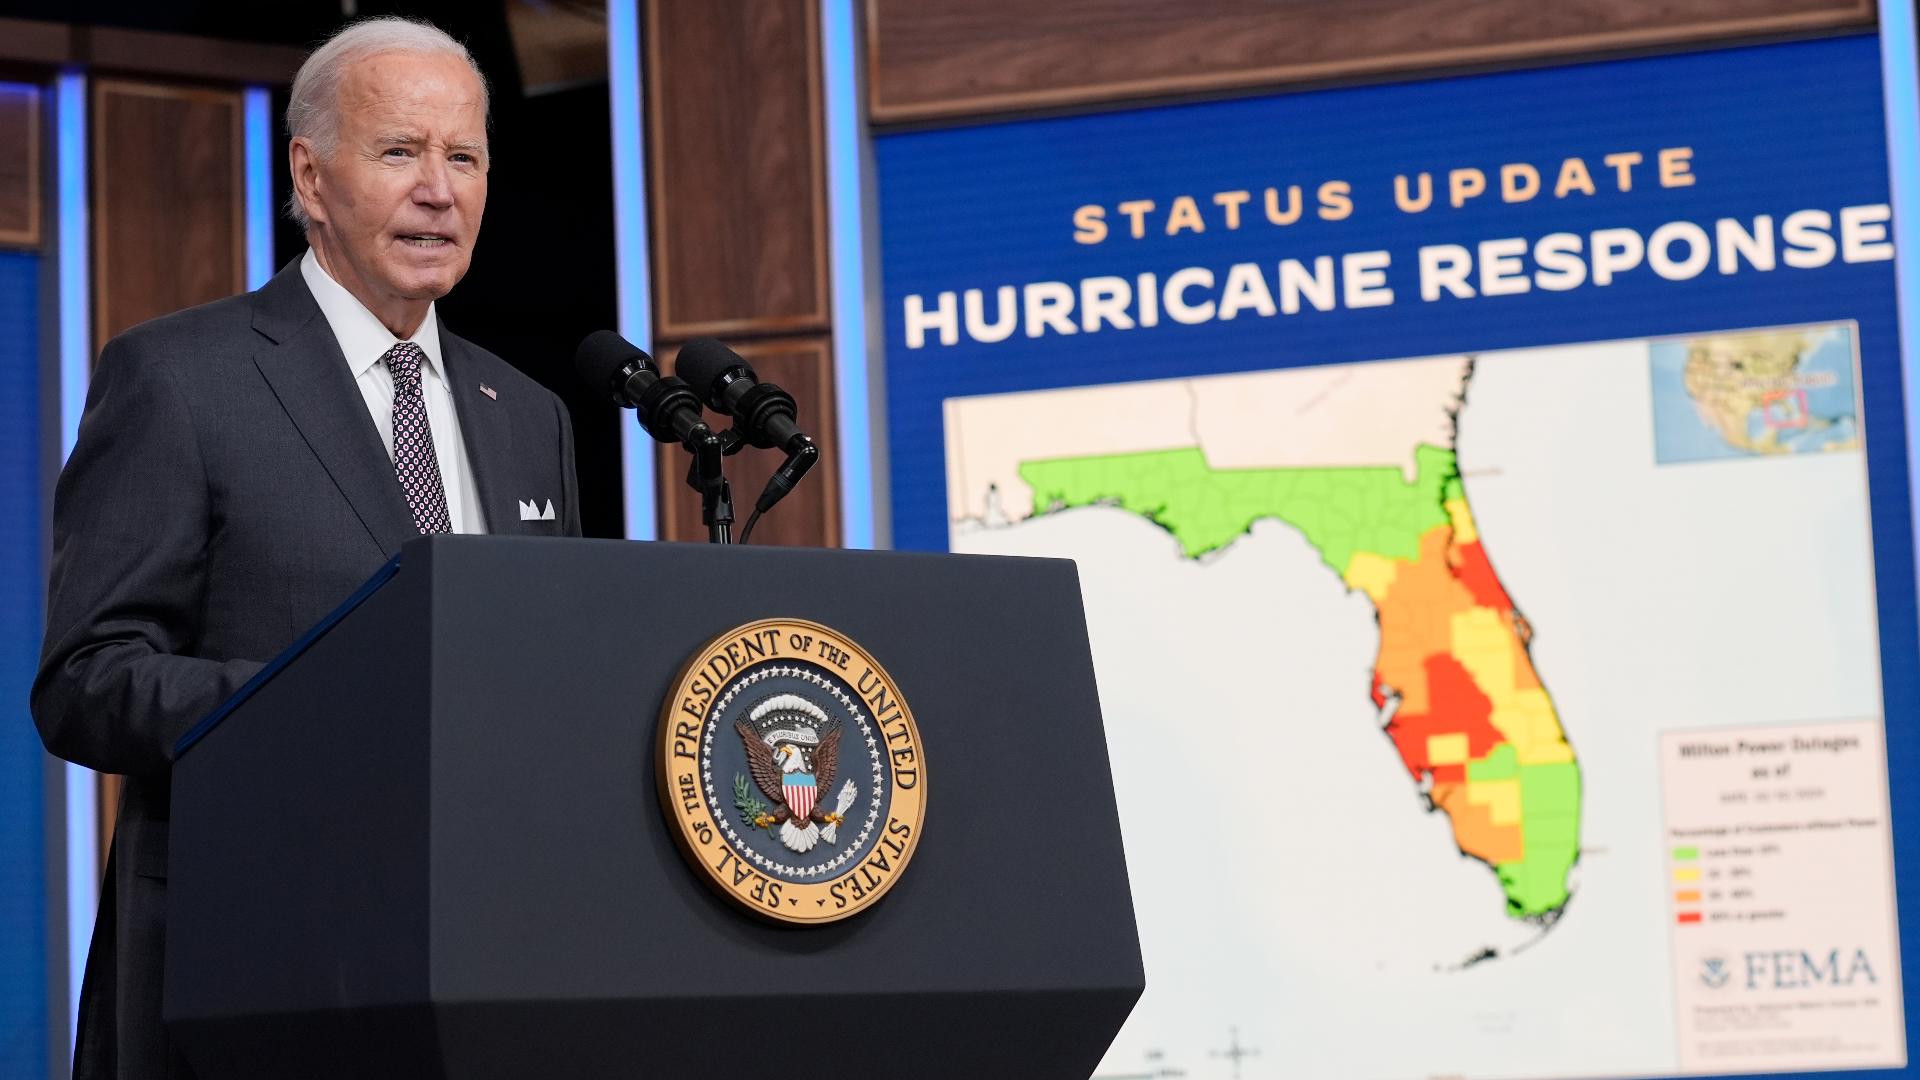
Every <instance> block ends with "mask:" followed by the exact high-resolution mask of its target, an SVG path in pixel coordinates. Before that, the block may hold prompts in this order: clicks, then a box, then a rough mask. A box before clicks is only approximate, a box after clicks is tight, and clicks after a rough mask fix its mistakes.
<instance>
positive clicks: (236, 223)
mask: <svg viewBox="0 0 1920 1080" xmlns="http://www.w3.org/2000/svg"><path fill="white" fill-rule="evenodd" d="M243 115H244V113H243V105H242V99H241V94H240V92H239V91H237V90H208V89H199V88H190V87H182V86H168V85H162V84H156V83H142V82H129V81H120V80H103V81H100V82H97V83H95V84H94V90H93V107H92V115H91V117H90V121H91V124H92V129H93V161H92V168H93V201H92V214H93V222H92V226H93V280H94V295H93V312H94V342H95V344H96V346H98V345H102V344H105V343H106V341H107V340H108V339H109V338H111V337H113V336H114V335H115V334H118V333H120V332H121V331H122V330H125V329H127V328H128V327H130V326H133V325H134V324H136V323H140V322H144V321H146V320H147V319H152V318H156V317H158V316H161V315H166V314H168V313H170V312H174V311H179V310H180V309H181V308H186V307H191V306H193V305H195V304H203V303H206V302H207V301H209V300H218V299H220V298H221V297H223V296H231V295H233V294H234V293H237V292H240V291H242V290H244V289H245V288H246V281H247V265H246V182H245V178H244V172H243V170H244V168H245V162H246V152H245V145H244V138H245V132H244V123H243Z"/></svg>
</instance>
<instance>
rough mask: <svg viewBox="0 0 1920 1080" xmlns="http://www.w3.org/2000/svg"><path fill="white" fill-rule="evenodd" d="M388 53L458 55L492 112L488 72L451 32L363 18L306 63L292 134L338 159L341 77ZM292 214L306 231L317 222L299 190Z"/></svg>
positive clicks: (291, 112)
mask: <svg viewBox="0 0 1920 1080" xmlns="http://www.w3.org/2000/svg"><path fill="white" fill-rule="evenodd" d="M388 53H406V54H408V55H412V56H453V57H458V58H459V59H461V60H462V61H464V62H465V63H466V65H467V67H468V68H470V69H472V71H473V77H474V78H476V79H478V80H479V81H480V106H481V110H482V114H483V115H491V112H492V106H491V105H490V104H489V103H488V100H487V77H486V75H484V74H482V73H481V71H480V65H478V64H476V63H474V62H473V54H471V53H469V52H467V47H466V46H465V45H462V44H460V43H459V42H458V41H455V40H454V39H453V38H452V37H451V36H449V35H448V34H447V32H446V31H445V30H442V29H440V28H439V27H437V26H435V25H433V24H432V23H430V22H425V21H423V20H417V19H402V18H398V17H394V16H389V17H384V18H377V19H361V20H360V21H359V22H354V23H349V24H347V25H346V26H344V27H342V28H341V29H340V32H339V33H337V34H334V35H333V36H332V37H330V38H328V39H327V40H326V43H325V44H323V45H321V46H320V47H319V48H317V49H315V50H313V52H312V54H310V55H309V56H308V57H307V59H306V62H305V63H303V64H301V65H300V73H299V74H297V75H295V76H294V77H293V91H292V94H291V95H290V98H289V100H288V102H287V138H289V139H299V138H304V139H307V140H308V141H310V142H311V143H312V144H313V149H314V152H315V153H316V154H318V155H319V157H320V158H321V160H327V159H330V158H332V157H333V151H334V149H335V147H336V146H337V145H338V144H339V141H340V82H341V80H342V79H344V78H345V77H346V73H347V69H348V68H350V67H352V66H353V65H354V64H355V63H357V62H359V61H361V60H365V59H367V58H369V57H373V56H382V55H385V54H388ZM287 213H288V214H289V215H290V216H291V217H292V218H293V220H294V221H296V222H298V223H299V225H300V227H301V228H303V229H304V228H306V227H307V226H308V225H310V224H311V222H310V221H309V220H308V219H307V211H306V208H305V207H303V206H301V205H300V196H299V194H298V192H296V193H294V194H293V195H291V196H290V197H289V198H288V200H287Z"/></svg>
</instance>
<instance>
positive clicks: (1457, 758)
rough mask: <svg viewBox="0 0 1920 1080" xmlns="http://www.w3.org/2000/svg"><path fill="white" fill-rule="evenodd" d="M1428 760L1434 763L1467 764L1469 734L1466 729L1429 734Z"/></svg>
mask: <svg viewBox="0 0 1920 1080" xmlns="http://www.w3.org/2000/svg"><path fill="white" fill-rule="evenodd" d="M1427 761H1428V762H1429V763H1431V764H1433V765H1436V766H1438V765H1465V764H1466V763H1467V735H1466V732H1464V731H1454V732H1449V733H1448V734H1445V735H1429V736H1427Z"/></svg>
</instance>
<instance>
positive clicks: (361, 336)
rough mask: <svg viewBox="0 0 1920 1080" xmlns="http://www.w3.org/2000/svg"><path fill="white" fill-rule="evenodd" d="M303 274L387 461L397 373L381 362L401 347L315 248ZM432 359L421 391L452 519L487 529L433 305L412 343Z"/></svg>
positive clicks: (465, 529) (460, 526)
mask: <svg viewBox="0 0 1920 1080" xmlns="http://www.w3.org/2000/svg"><path fill="white" fill-rule="evenodd" d="M300 276H301V277H303V278H305V279H306V281H307V289H308V290H309V291H310V292H312V293H313V298H314V300H315V301H317V302H318V303H319V305H320V313H321V314H322V315H325V316H326V317H327V325H328V326H330V327H332V328H333V339H334V340H335V341H337V342H339V343H340V352H341V353H342V354H344V355H345V356H346V358H347V370H348V371H349V372H351V373H352V375H353V381H354V383H355V385H357V386H359V387H360V396H361V397H363V398H365V399H366V400H367V411H368V412H369V413H371V414H373V426H374V427H376V428H379V429H380V441H381V442H382V443H384V444H385V445H386V448H387V457H388V459H392V457H393V373H392V372H390V371H388V370H387V365H385V364H383V363H381V362H380V358H381V357H383V356H385V355H387V350H389V349H391V348H393V347H394V346H395V345H398V344H399V343H400V341H401V339H400V338H397V337H394V336H393V333H392V332H391V331H389V330H388V329H387V328H386V326H385V325H383V324H382V323H381V322H380V320H379V319H378V318H377V317H376V316H375V315H374V314H373V312H371V311H368V310H367V306H366V305H365V304H362V303H361V302H360V301H359V299H358V298H356V297H355V296H354V295H353V294H352V293H350V292H348V291H347V290H346V287H345V286H343V285H341V284H340V283H339V282H337V281H335V280H333V276H332V275H330V274H328V273H327V271H326V268H325V267H323V266H321V265H320V260H319V259H317V258H315V257H314V254H313V250H312V249H311V248H309V249H308V250H307V253H306V255H304V256H302V257H301V259H300ZM411 340H412V341H413V343H414V344H415V345H418V346H420V351H421V352H423V353H425V354H426V355H427V362H426V363H424V364H421V365H420V392H421V394H422V395H423V396H425V398H426V400H427V425H428V427H429V428H430V429H431V430H432V431H433V456H434V457H435V458H437V459H438V460H439V462H440V483H441V485H442V486H443V487H445V488H446V489H447V520H448V521H449V522H451V523H452V525H453V531H454V532H457V533H484V532H486V531H487V520H486V515H485V513H484V512H483V511H482V510H481V509H480V489H479V488H478V487H476V486H475V485H474V482H473V462H471V461H469V460H468V459H467V444H466V443H465V442H463V441H462V440H461V438H460V415H459V413H457V412H455V411H454V408H453V392H452V391H451V390H450V389H448V384H447V373H446V369H445V368H444V367H443V366H442V364H441V360H440V323H439V321H438V320H437V319H436V318H435V317H434V313H433V305H432V304H428V305H427V317H426V318H424V319H422V320H420V326H419V328H418V329H416V330H415V331H414V332H413V337H412V339H411Z"/></svg>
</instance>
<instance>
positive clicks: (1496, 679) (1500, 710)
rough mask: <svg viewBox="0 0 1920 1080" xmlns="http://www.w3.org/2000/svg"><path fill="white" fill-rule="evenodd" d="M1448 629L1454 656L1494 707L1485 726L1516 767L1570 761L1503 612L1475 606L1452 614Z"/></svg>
mask: <svg viewBox="0 0 1920 1080" xmlns="http://www.w3.org/2000/svg"><path fill="white" fill-rule="evenodd" d="M1452 625H1453V655H1454V657H1455V659H1457V660H1459V661H1460V665H1461V666H1462V667H1464V668H1466V669H1467V672H1468V674H1470V675H1472V676H1473V682H1474V685H1476V686H1478V687H1479V688H1480V691H1481V693H1484V694H1486V695H1487V700H1488V701H1490V702H1492V703H1493V710H1492V712H1491V713H1490V714H1489V715H1488V717H1487V722H1488V723H1490V724H1492V725H1493V727H1494V730H1496V731H1498V732H1500V734H1502V735H1504V736H1506V737H1507V741H1509V742H1511V743H1512V744H1513V748H1514V751H1515V753H1516V755H1517V758H1518V760H1519V761H1520V763H1521V764H1525V765H1542V764H1559V763H1564V762H1570V761H1572V760H1573V748H1572V747H1571V746H1568V745H1567V738H1566V735H1565V733H1564V732H1562V731H1561V729H1560V718H1559V717H1558V716H1556V715H1555V714H1554V711H1553V702H1552V700H1550V699H1549V698H1548V697H1547V692H1546V691H1545V690H1544V689H1542V688H1541V686H1540V676H1539V675H1537V674H1535V672H1534V670H1533V660H1532V658H1530V657H1529V656H1528V655H1527V651H1526V647H1525V646H1524V645H1523V644H1522V643H1521V641H1520V637H1519V635H1518V634H1516V633H1515V632H1514V628H1513V623H1512V621H1511V619H1510V617H1509V616H1508V614H1507V613H1506V612H1504V611H1497V610H1495V609H1493V608H1481V607H1477V608H1473V609H1471V610H1468V611H1461V612H1456V613H1455V614H1454V616H1453V620H1452Z"/></svg>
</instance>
